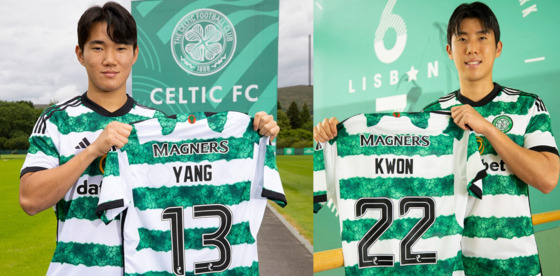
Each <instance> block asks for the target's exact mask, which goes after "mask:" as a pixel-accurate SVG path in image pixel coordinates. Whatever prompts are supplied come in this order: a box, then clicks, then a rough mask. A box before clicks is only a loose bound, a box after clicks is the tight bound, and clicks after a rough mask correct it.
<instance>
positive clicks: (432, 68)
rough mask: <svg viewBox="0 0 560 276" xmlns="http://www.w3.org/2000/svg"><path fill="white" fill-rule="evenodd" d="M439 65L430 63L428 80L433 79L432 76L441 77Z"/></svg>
mask: <svg viewBox="0 0 560 276" xmlns="http://www.w3.org/2000/svg"><path fill="white" fill-rule="evenodd" d="M438 65H439V63H438V62H437V61H435V62H434V63H431V62H428V79H431V78H432V76H435V77H437V76H438V75H439V70H438Z"/></svg>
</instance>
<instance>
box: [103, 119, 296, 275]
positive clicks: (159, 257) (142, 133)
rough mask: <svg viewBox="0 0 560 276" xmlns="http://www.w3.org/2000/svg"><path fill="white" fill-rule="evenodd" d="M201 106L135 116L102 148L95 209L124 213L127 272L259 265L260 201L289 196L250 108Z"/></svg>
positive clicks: (243, 270)
mask: <svg viewBox="0 0 560 276" xmlns="http://www.w3.org/2000/svg"><path fill="white" fill-rule="evenodd" d="M202 115H203V114H202V113H197V114H190V115H189V114H179V115H177V116H176V118H162V119H161V118H160V119H152V120H147V121H144V122H139V123H136V124H134V125H133V130H132V133H131V135H130V137H129V142H128V144H127V145H126V146H124V147H123V148H121V149H120V150H119V151H118V152H111V153H110V154H109V156H108V157H107V163H106V166H105V168H106V171H105V178H104V184H103V188H102V190H101V195H100V201H99V207H98V211H99V213H98V214H99V215H101V216H102V219H103V220H105V221H110V220H112V219H114V218H115V217H116V216H117V215H119V214H125V215H124V216H125V218H123V230H124V234H123V245H124V256H125V257H124V258H125V264H124V267H125V274H126V275H194V274H206V273H220V272H223V273H225V274H224V275H226V274H227V275H257V274H258V273H259V270H258V258H257V243H256V238H257V233H258V231H259V227H260V224H261V222H262V218H263V215H264V211H265V207H266V200H267V198H268V199H271V200H274V201H275V202H276V203H278V204H279V205H280V206H285V205H286V198H285V196H284V191H283V188H282V184H281V182H280V176H279V174H278V170H277V167H276V159H275V158H276V157H275V152H274V148H273V147H272V146H270V145H267V144H268V141H269V140H268V137H260V136H259V134H258V133H257V132H256V131H254V130H253V129H252V124H253V122H252V119H251V117H249V116H248V115H245V114H243V113H239V112H221V113H217V114H214V115H212V116H208V117H206V118H203V117H204V116H202ZM125 210H126V212H124V211H125ZM220 275H221V274H220Z"/></svg>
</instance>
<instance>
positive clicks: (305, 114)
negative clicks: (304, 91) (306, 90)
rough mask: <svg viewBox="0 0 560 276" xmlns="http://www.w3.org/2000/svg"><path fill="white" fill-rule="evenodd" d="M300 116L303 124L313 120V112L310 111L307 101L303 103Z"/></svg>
mask: <svg viewBox="0 0 560 276" xmlns="http://www.w3.org/2000/svg"><path fill="white" fill-rule="evenodd" d="M299 116H300V119H301V125H302V126H303V125H305V124H306V123H307V122H309V121H311V114H310V113H309V107H307V103H303V107H302V108H301V113H300V114H299Z"/></svg>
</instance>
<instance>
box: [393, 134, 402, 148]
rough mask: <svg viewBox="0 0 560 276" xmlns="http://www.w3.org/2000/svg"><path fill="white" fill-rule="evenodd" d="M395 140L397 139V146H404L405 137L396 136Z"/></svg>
mask: <svg viewBox="0 0 560 276" xmlns="http://www.w3.org/2000/svg"><path fill="white" fill-rule="evenodd" d="M393 138H394V139H395V145H396V146H402V144H403V143H402V142H403V136H394V137H393Z"/></svg>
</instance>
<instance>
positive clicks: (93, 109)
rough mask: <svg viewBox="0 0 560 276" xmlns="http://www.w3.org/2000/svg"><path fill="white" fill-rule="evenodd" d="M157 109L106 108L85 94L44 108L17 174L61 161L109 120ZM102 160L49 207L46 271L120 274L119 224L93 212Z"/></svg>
mask: <svg viewBox="0 0 560 276" xmlns="http://www.w3.org/2000/svg"><path fill="white" fill-rule="evenodd" d="M157 116H161V117H163V116H164V115H163V113H161V112H159V111H155V110H153V109H150V108H147V107H144V106H141V105H139V104H137V103H136V102H135V101H134V100H133V99H132V98H130V97H128V99H127V102H126V103H125V105H124V106H123V107H122V108H120V109H119V110H117V111H115V112H108V111H107V110H105V109H103V108H102V107H100V106H99V105H97V104H95V103H94V102H92V101H91V100H90V99H88V98H87V95H86V94H83V95H81V96H78V97H75V98H73V99H70V100H67V101H64V102H62V103H59V104H57V105H54V106H51V107H49V108H47V109H46V110H45V111H44V112H43V114H42V115H41V116H40V117H39V119H38V120H37V123H36V124H35V127H34V129H33V133H32V135H31V137H30V138H29V143H30V147H29V150H28V153H27V157H26V159H25V163H24V164H23V167H22V170H21V175H24V174H25V173H28V172H37V171H41V170H46V169H52V168H55V167H58V166H60V165H63V164H65V163H66V162H68V161H69V160H70V159H72V158H73V157H74V156H76V155H77V154H78V153H80V152H81V151H82V150H84V149H85V148H86V147H87V146H88V145H89V144H90V143H93V142H94V141H95V140H96V139H97V137H98V136H99V134H100V133H101V132H102V131H103V129H104V128H105V126H107V124H109V123H110V122H112V121H119V122H123V123H132V122H135V121H139V120H145V119H148V118H152V117H157ZM103 161H104V158H98V159H96V160H95V161H94V162H93V163H92V164H91V165H90V166H89V167H88V168H87V169H86V170H85V172H84V173H83V174H82V175H81V176H80V178H79V179H78V181H77V183H76V184H74V186H73V187H72V188H71V189H70V190H69V191H68V192H67V193H66V195H65V196H64V198H63V199H61V200H60V201H59V202H58V203H57V204H56V205H55V206H54V209H55V212H56V217H57V220H58V225H57V242H56V249H55V252H54V256H53V258H52V260H51V264H50V266H49V269H48V272H47V275H100V274H103V275H122V272H123V270H122V264H123V259H122V246H121V238H120V229H119V223H110V224H108V225H105V224H104V223H103V222H102V221H101V220H100V219H99V218H98V217H97V216H96V213H95V211H96V207H97V203H98V194H99V189H100V186H101V184H102V179H103V173H102V171H103V166H102V163H103Z"/></svg>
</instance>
